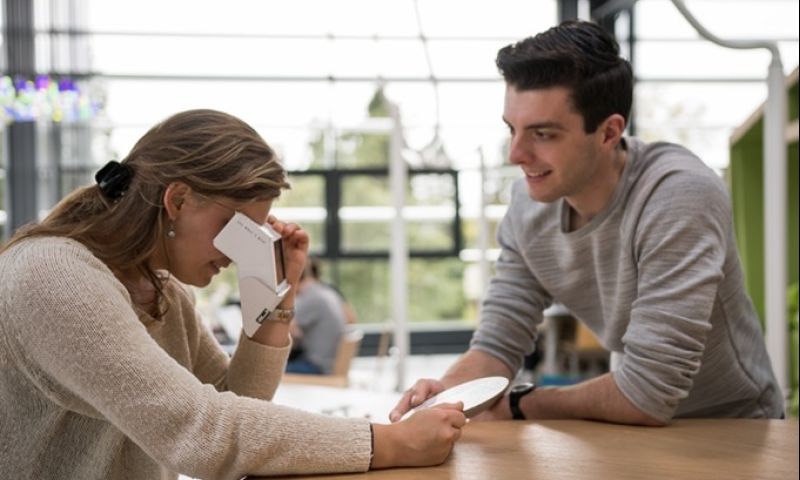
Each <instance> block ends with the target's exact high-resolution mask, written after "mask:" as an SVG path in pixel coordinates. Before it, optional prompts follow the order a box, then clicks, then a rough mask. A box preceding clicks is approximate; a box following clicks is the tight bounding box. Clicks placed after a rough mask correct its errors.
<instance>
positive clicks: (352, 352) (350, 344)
mask: <svg viewBox="0 0 800 480" xmlns="http://www.w3.org/2000/svg"><path fill="white" fill-rule="evenodd" d="M363 338H364V332H363V331H361V330H353V331H350V332H347V333H345V334H344V335H342V340H341V341H340V342H339V348H338V349H337V350H336V359H335V360H334V362H333V371H332V372H331V373H330V374H329V375H302V374H297V373H285V374H283V382H286V383H304V384H307V385H322V386H326V387H341V388H347V386H348V384H349V383H350V364H351V363H352V361H353V358H354V357H355V356H356V355H357V354H358V348H359V347H360V346H361V340H362V339H363Z"/></svg>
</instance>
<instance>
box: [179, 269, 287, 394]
mask: <svg viewBox="0 0 800 480" xmlns="http://www.w3.org/2000/svg"><path fill="white" fill-rule="evenodd" d="M167 290H168V291H174V292H175V295H174V296H175V298H176V303H177V304H176V305H173V308H176V309H179V310H180V313H179V315H178V316H179V317H181V321H182V322H183V324H184V325H183V328H184V329H185V331H186V335H185V336H186V338H187V341H188V343H189V348H190V349H191V369H192V372H193V373H194V374H195V376H196V377H197V378H198V379H199V380H200V381H201V382H203V383H210V384H212V385H214V386H215V387H216V388H217V390H219V391H226V390H229V391H231V392H233V393H235V394H237V395H243V396H247V397H251V398H260V399H263V400H271V399H272V397H273V395H275V391H276V390H277V388H278V385H280V380H281V378H282V376H283V371H284V370H285V369H286V359H287V358H288V356H289V350H290V349H291V344H287V345H286V346H285V347H271V346H268V345H262V344H260V343H257V342H254V341H252V340H250V339H249V338H248V337H247V336H246V335H242V336H241V337H240V339H239V345H238V346H237V348H236V351H235V353H234V355H233V358H232V359H231V358H228V355H227V354H226V353H225V352H224V351H223V350H222V349H221V348H220V346H219V344H218V343H217V340H216V338H214V335H213V334H212V333H211V331H210V330H209V329H208V328H207V327H206V326H205V325H204V324H203V321H202V319H201V318H200V315H199V314H198V312H197V311H196V310H195V298H194V293H193V291H192V290H191V288H189V287H187V286H185V285H182V284H180V283H178V281H177V280H174V279H172V280H171V281H170V284H169V286H168V288H167Z"/></svg>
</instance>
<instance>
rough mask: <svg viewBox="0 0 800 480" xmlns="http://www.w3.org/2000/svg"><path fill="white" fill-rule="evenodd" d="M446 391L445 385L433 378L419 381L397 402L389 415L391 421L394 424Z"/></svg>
mask: <svg viewBox="0 0 800 480" xmlns="http://www.w3.org/2000/svg"><path fill="white" fill-rule="evenodd" d="M444 389H445V387H444V384H443V383H442V382H440V381H439V380H434V379H432V378H423V379H421V380H417V383H415V384H414V386H413V387H411V388H409V389H408V390H406V391H405V393H403V396H402V397H400V401H399V402H397V405H395V406H394V408H393V409H392V411H391V413H389V420H390V421H391V422H392V423H394V422H397V421H399V420H400V419H401V418H402V417H403V415H405V414H406V412H408V411H409V410H411V409H412V408H414V407H416V406H419V405H420V404H421V403H422V402H424V401H425V400H427V399H429V398H431V397H432V396H434V395H436V394H437V393H440V392H442V391H444Z"/></svg>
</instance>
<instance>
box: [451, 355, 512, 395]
mask: <svg viewBox="0 0 800 480" xmlns="http://www.w3.org/2000/svg"><path fill="white" fill-rule="evenodd" d="M495 375H497V376H501V377H506V378H508V379H512V378H513V377H514V375H513V372H512V371H511V369H509V368H508V366H506V364H505V363H503V362H502V361H500V360H498V359H497V358H496V357H493V356H491V355H489V354H488V353H484V352H481V351H479V350H469V351H468V352H467V353H465V354H464V355H462V356H461V358H459V359H458V361H457V362H456V363H454V364H453V365H452V366H451V367H450V368H449V369H448V370H447V373H445V374H444V376H443V377H442V380H441V382H442V383H443V384H444V386H445V387H446V388H450V387H452V386H454V385H458V384H461V383H464V382H466V381H468V380H472V379H475V378H481V377H490V376H495Z"/></svg>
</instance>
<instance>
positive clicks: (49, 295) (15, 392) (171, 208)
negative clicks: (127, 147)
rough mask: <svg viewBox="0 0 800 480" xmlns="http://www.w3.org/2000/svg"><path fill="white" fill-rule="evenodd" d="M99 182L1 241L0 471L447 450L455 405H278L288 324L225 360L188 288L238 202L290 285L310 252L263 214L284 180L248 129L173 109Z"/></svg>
mask: <svg viewBox="0 0 800 480" xmlns="http://www.w3.org/2000/svg"><path fill="white" fill-rule="evenodd" d="M96 178H97V182H98V183H97V185H93V186H89V187H84V188H81V189H79V190H77V191H75V192H73V193H72V194H71V195H69V196H68V197H67V198H65V199H64V200H62V201H61V202H60V203H59V204H58V205H56V207H55V208H54V209H53V211H52V212H51V213H50V215H49V216H48V217H47V218H46V219H45V220H44V221H43V222H41V223H39V224H36V225H31V226H28V227H26V228H23V229H21V230H20V231H18V232H17V233H16V235H15V236H14V237H13V238H12V239H11V240H10V241H9V242H8V243H7V244H6V245H4V246H3V248H2V249H0V272H2V277H1V278H0V439H2V440H1V441H0V472H4V473H9V474H11V473H12V472H13V476H15V477H19V478H81V479H92V478H97V479H101V478H102V479H114V478H126V479H129V478H131V479H134V478H141V479H152V478H177V476H178V473H183V474H186V475H189V476H192V477H201V478H240V477H241V476H243V475H246V474H267V475H274V474H286V473H322V472H343V471H352V472H355V471H365V470H367V469H369V468H385V467H391V466H410V465H432V464H437V463H440V462H442V461H443V460H444V459H445V458H446V456H447V455H448V453H449V452H450V450H451V448H452V445H453V442H454V441H455V440H456V439H457V438H458V436H459V434H460V429H461V427H462V426H463V425H464V422H465V418H464V416H463V414H462V413H461V411H460V410H459V405H454V406H451V408H442V409H429V410H427V411H423V412H420V413H418V414H416V415H414V416H412V417H411V418H410V419H408V420H407V421H405V422H401V423H399V424H396V425H378V424H375V425H372V424H370V423H369V422H368V421H367V420H363V419H343V418H333V417H325V416H320V415H314V414H311V413H307V412H302V411H298V410H295V409H292V408H289V407H284V406H280V405H275V404H273V403H271V402H270V401H269V400H270V399H271V397H272V395H273V393H274V392H275V389H276V388H277V386H278V383H279V381H280V378H281V372H282V371H283V369H284V366H285V363H286V358H287V355H288V353H289V349H290V341H289V334H288V322H287V323H282V322H265V323H264V325H263V326H262V327H261V328H260V329H259V330H258V331H257V333H256V334H255V335H254V336H253V337H252V338H248V337H247V336H245V335H242V338H241V342H240V344H239V346H238V348H237V350H236V352H235V354H234V355H233V358H231V359H230V360H229V359H228V357H227V356H226V355H225V353H224V352H223V351H222V350H221V349H220V348H219V347H218V345H217V344H216V342H215V340H214V337H213V336H212V335H211V333H210V332H209V331H208V330H207V329H206V328H204V327H203V325H202V322H201V319H200V318H199V317H198V315H197V313H196V311H195V309H194V299H193V297H192V293H191V290H190V289H189V288H187V287H186V286H184V284H187V285H194V286H205V285H207V284H208V283H209V281H210V280H211V278H212V277H213V276H214V275H215V274H216V273H218V272H219V271H220V269H222V268H225V267H227V266H228V265H229V264H230V260H229V259H228V258H226V257H225V256H224V255H223V254H222V253H221V252H219V251H218V250H216V249H215V248H214V246H213V244H212V239H213V238H214V237H215V236H216V234H217V233H218V232H219V231H220V230H221V229H222V227H223V226H224V225H225V224H226V223H227V221H228V220H229V219H230V218H231V217H232V216H233V214H234V212H236V211H238V212H242V213H244V214H245V215H247V216H249V217H250V218H251V219H252V220H254V221H256V222H261V223H264V222H269V223H270V225H272V227H273V228H274V229H275V230H276V231H277V232H278V233H280V234H281V235H282V237H283V243H284V248H285V258H286V276H287V279H288V281H289V283H291V284H293V285H297V282H298V279H299V277H300V273H301V271H302V269H303V267H304V265H305V262H306V256H307V251H308V235H307V234H306V232H305V231H303V229H301V228H300V227H299V226H297V225H295V224H287V223H283V222H280V221H278V220H276V219H275V218H274V217H272V216H270V215H269V210H270V206H271V205H272V201H273V200H274V199H275V198H277V197H278V195H279V194H280V192H281V190H282V189H284V188H288V184H287V183H286V179H285V171H284V170H283V168H282V167H281V165H280V164H279V163H278V160H277V159H276V157H275V154H274V152H273V151H272V150H271V149H270V147H269V146H268V145H267V144H266V143H265V142H264V140H263V139H262V138H261V137H260V136H259V135H258V134H257V133H256V132H255V131H254V130H253V129H252V128H251V127H250V126H248V125H247V124H245V123H244V122H242V121H241V120H239V119H237V118H235V117H232V116H230V115H227V114H224V113H221V112H216V111H211V110H192V111H187V112H183V113H179V114H177V115H174V116H172V117H170V118H168V119H167V120H165V121H164V122H162V123H160V124H158V125H156V126H155V127H153V128H152V129H151V130H150V131H149V132H148V133H147V134H145V135H144V137H142V138H141V139H140V140H139V142H138V143H137V144H136V145H135V146H134V148H133V150H132V151H131V153H130V154H129V155H128V156H127V158H125V159H124V160H122V162H120V163H117V162H111V163H109V164H108V165H107V166H106V167H104V168H103V169H102V170H101V171H100V172H98V175H97V177H96ZM294 290H295V289H293V290H292V291H291V292H290V293H289V294H288V295H287V296H286V298H285V299H284V300H283V303H282V304H281V305H280V306H279V308H281V309H283V310H292V309H293V306H294ZM0 476H2V475H0Z"/></svg>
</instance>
